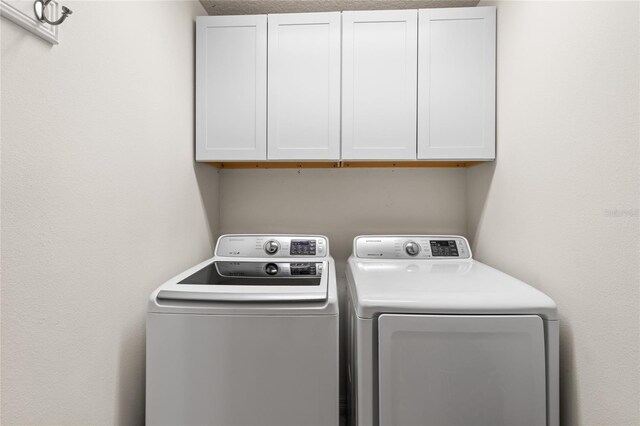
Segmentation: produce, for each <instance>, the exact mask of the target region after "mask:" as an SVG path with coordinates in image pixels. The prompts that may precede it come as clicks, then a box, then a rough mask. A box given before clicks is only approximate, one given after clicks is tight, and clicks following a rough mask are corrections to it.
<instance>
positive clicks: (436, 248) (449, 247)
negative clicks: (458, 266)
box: [430, 240, 458, 257]
mask: <svg viewBox="0 0 640 426" xmlns="http://www.w3.org/2000/svg"><path fill="white" fill-rule="evenodd" d="M430 243H431V254H432V255H433V257H458V247H457V246H456V242H455V241H454V240H431V241H430Z"/></svg>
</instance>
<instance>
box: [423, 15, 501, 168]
mask: <svg viewBox="0 0 640 426" xmlns="http://www.w3.org/2000/svg"><path fill="white" fill-rule="evenodd" d="M419 25H420V39H419V43H418V45H419V47H418V52H419V54H418V55H419V56H418V158H419V159H429V160H431V159H454V160H462V159H469V160H473V159H483V160H486V159H494V158H495V73H496V68H495V62H496V9H495V8H494V7H473V8H452V9H424V10H420V11H419Z"/></svg>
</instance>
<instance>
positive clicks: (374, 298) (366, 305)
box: [347, 256, 557, 320]
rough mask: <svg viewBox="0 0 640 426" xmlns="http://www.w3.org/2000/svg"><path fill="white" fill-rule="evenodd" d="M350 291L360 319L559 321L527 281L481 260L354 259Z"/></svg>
mask: <svg viewBox="0 0 640 426" xmlns="http://www.w3.org/2000/svg"><path fill="white" fill-rule="evenodd" d="M347 278H348V283H349V291H350V292H351V295H352V297H353V300H354V302H353V303H354V304H355V308H356V312H357V315H358V316H359V317H361V318H374V317H376V316H378V315H379V314H383V313H424V314H460V315H489V314H492V315H506V314H510V315H513V314H516V315H518V314H522V315H524V314H528V315H540V316H541V317H543V318H544V319H547V320H556V319H557V310H556V305H555V303H554V302H553V300H551V298H549V297H548V296H547V295H545V294H544V293H542V292H541V291H539V290H537V289H535V288H533V287H531V286H530V285H528V284H525V283H524V282H522V281H520V280H518V279H516V278H513V277H511V276H509V275H507V274H505V273H503V272H500V271H498V270H496V269H494V268H491V267H490V266H487V265H485V264H483V263H480V262H478V261H475V260H472V259H467V260H453V259H446V260H442V259H438V260H433V259H430V260H429V259H381V260H373V259H361V258H357V257H353V256H352V257H350V258H349V262H348V266H347Z"/></svg>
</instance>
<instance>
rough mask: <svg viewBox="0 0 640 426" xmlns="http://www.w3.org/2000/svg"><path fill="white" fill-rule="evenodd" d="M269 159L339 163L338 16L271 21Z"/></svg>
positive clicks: (307, 15) (306, 15)
mask: <svg viewBox="0 0 640 426" xmlns="http://www.w3.org/2000/svg"><path fill="white" fill-rule="evenodd" d="M268 44H269V48H268V50H269V66H268V67H269V89H268V92H269V96H268V105H269V108H268V111H269V112H268V123H269V126H268V128H269V130H268V158H269V159H270V160H337V159H339V158H340V12H332V13H290V14H277V15H269V42H268Z"/></svg>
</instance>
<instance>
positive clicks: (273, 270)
mask: <svg viewBox="0 0 640 426" xmlns="http://www.w3.org/2000/svg"><path fill="white" fill-rule="evenodd" d="M264 271H265V272H266V273H267V275H275V274H277V273H278V265H276V264H275V263H267V265H266V266H265V267H264Z"/></svg>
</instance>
